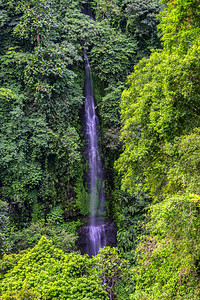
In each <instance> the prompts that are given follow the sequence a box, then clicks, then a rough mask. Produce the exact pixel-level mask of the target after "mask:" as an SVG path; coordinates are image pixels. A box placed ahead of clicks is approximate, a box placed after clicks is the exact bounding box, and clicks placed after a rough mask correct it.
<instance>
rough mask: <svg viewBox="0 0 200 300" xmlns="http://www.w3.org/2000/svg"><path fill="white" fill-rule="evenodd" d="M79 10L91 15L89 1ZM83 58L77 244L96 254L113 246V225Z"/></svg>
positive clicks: (98, 135) (90, 85)
mask: <svg viewBox="0 0 200 300" xmlns="http://www.w3.org/2000/svg"><path fill="white" fill-rule="evenodd" d="M82 12H83V13H84V14H86V15H89V17H90V19H93V17H92V12H91V10H90V6H89V1H87V3H86V4H85V6H83V9H82ZM84 62H85V89H84V93H85V124H86V141H87V157H88V162H89V171H88V174H87V176H88V180H87V184H88V193H89V196H90V221H89V223H88V224H87V225H84V226H83V227H82V228H80V229H79V241H78V243H79V248H80V250H81V252H82V254H84V253H87V254H88V255H89V257H92V256H94V255H96V254H98V252H99V250H100V248H103V247H105V246H113V247H114V246H115V244H116V240H115V237H116V226H115V224H114V223H112V222H108V221H105V193H104V173H103V166H102V161H101V156H100V153H99V143H98V140H99V137H100V134H99V119H98V116H97V114H96V111H95V100H94V94H93V86H92V74H91V69H90V64H89V60H88V56H87V51H86V50H85V51H84Z"/></svg>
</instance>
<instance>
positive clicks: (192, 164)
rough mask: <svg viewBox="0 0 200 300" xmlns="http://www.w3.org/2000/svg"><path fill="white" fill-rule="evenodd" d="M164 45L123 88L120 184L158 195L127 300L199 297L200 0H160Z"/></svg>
mask: <svg viewBox="0 0 200 300" xmlns="http://www.w3.org/2000/svg"><path fill="white" fill-rule="evenodd" d="M163 5H164V10H163V11H162V12H161V14H160V15H159V17H160V21H161V22H160V24H159V29H160V30H162V33H163V36H162V41H163V46H164V47H163V50H159V51H158V50H156V51H153V52H152V54H151V55H150V57H149V58H143V59H142V60H141V61H140V62H139V63H138V64H137V66H135V70H134V73H132V74H131V75H130V76H129V77H128V85H129V86H128V88H127V89H125V90H124V92H123V94H122V102H121V119H122V134H121V140H122V141H123V143H124V146H123V152H122V154H121V155H120V157H119V159H118V161H117V162H116V167H117V169H118V171H119V172H120V173H121V175H122V189H124V190H125V191H127V190H128V191H129V192H130V193H131V194H134V195H135V194H137V193H138V194H140V193H141V190H143V191H146V192H148V193H149V194H150V196H151V197H152V199H153V204H151V205H150V206H149V208H148V210H147V215H148V219H149V221H148V222H147V223H145V224H144V226H143V227H144V229H145V230H146V233H145V232H144V233H143V234H142V235H141V237H140V241H139V243H138V245H137V247H136V256H135V259H136V265H135V267H134V271H133V272H134V277H135V283H136V286H135V292H134V293H133V294H132V295H131V296H130V299H135V300H136V299H140V300H141V299H145V300H146V299H148V300H150V299H151V300H158V299H163V300H164V299H166V300H167V299H198V298H199V296H200V292H199V280H200V279H199V222H200V213H199V197H200V195H199V146H198V144H199V126H200V123H199V121H200V118H199V116H200V114H199V95H200V89H199V77H200V64H199V57H200V43H199V42H200V26H199V15H200V6H199V2H198V1H188V0H184V1H179V0H176V1H163Z"/></svg>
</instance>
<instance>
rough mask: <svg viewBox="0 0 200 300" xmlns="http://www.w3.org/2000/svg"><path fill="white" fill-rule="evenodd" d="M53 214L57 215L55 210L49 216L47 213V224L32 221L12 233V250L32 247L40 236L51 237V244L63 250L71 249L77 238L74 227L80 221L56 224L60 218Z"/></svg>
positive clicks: (68, 250) (73, 247)
mask: <svg viewBox="0 0 200 300" xmlns="http://www.w3.org/2000/svg"><path fill="white" fill-rule="evenodd" d="M57 213H58V211H57ZM55 216H57V214H56V211H53V212H52V214H51V218H50V215H49V219H48V221H49V223H48V224H44V223H42V222H37V223H33V224H32V225H30V226H29V227H28V228H25V229H23V230H21V231H17V232H15V233H13V234H12V236H11V240H12V242H13V251H14V252H18V251H21V250H25V249H27V248H33V247H34V246H35V245H36V244H37V243H38V242H39V240H40V239H41V237H42V236H45V237H47V238H48V239H51V240H52V242H53V245H55V246H56V247H58V248H60V249H62V250H63V251H64V252H70V251H73V250H74V249H75V242H76V239H77V233H76V228H77V226H79V225H80V221H77V222H70V223H61V224H59V225H56V224H55V223H56V222H60V221H61V218H58V219H54V218H55ZM53 220H54V221H53ZM56 220H58V221H56ZM53 223H54V224H53Z"/></svg>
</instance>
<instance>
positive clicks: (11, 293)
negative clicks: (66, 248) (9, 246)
mask: <svg viewBox="0 0 200 300" xmlns="http://www.w3.org/2000/svg"><path fill="white" fill-rule="evenodd" d="M0 290H1V299H2V300H4V299H29V298H30V299H32V298H31V296H33V299H34V298H35V299H45V300H48V299H49V300H50V299H51V300H52V299H68V300H69V299H80V300H84V299H85V300H86V299H93V300H106V299H107V293H106V291H104V290H103V288H102V286H101V281H100V279H99V278H98V277H95V276H94V274H93V270H92V269H91V262H90V260H89V259H88V257H87V256H86V255H84V256H83V255H80V254H77V253H68V254H65V253H64V252H63V251H62V250H60V249H57V248H55V246H53V243H52V241H50V240H48V239H47V238H45V237H42V238H41V240H40V241H39V243H38V244H37V245H36V246H35V247H34V248H33V249H32V250H30V251H29V252H28V253H26V254H24V255H23V256H22V258H21V259H20V260H19V261H18V264H17V265H16V266H15V267H14V268H13V269H11V270H10V271H8V272H7V273H6V274H5V278H4V279H3V280H2V281H1V283H0ZM20 294H21V295H20ZM15 297H16V298H15ZM26 297H29V298H26Z"/></svg>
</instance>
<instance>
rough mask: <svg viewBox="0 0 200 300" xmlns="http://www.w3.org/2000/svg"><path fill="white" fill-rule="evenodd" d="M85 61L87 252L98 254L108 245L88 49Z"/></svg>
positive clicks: (96, 121) (97, 122) (97, 123)
mask: <svg viewBox="0 0 200 300" xmlns="http://www.w3.org/2000/svg"><path fill="white" fill-rule="evenodd" d="M84 61H85V122H86V137H87V150H88V151H87V152H88V161H89V174H88V176H89V192H90V224H89V225H88V238H87V253H88V254H89V255H90V256H92V255H96V254H97V253H98V251H99V249H100V248H102V247H104V246H106V235H105V224H104V223H103V222H102V221H101V222H97V220H96V219H97V216H101V218H103V216H104V211H105V208H104V200H105V195H104V187H103V169H102V162H101V157H100V154H99V145H98V138H99V134H98V126H99V121H98V117H97V115H96V112H95V101H94V95H93V87H92V75H91V69H90V64H89V61H88V57H87V52H86V50H85V51H84Z"/></svg>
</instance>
